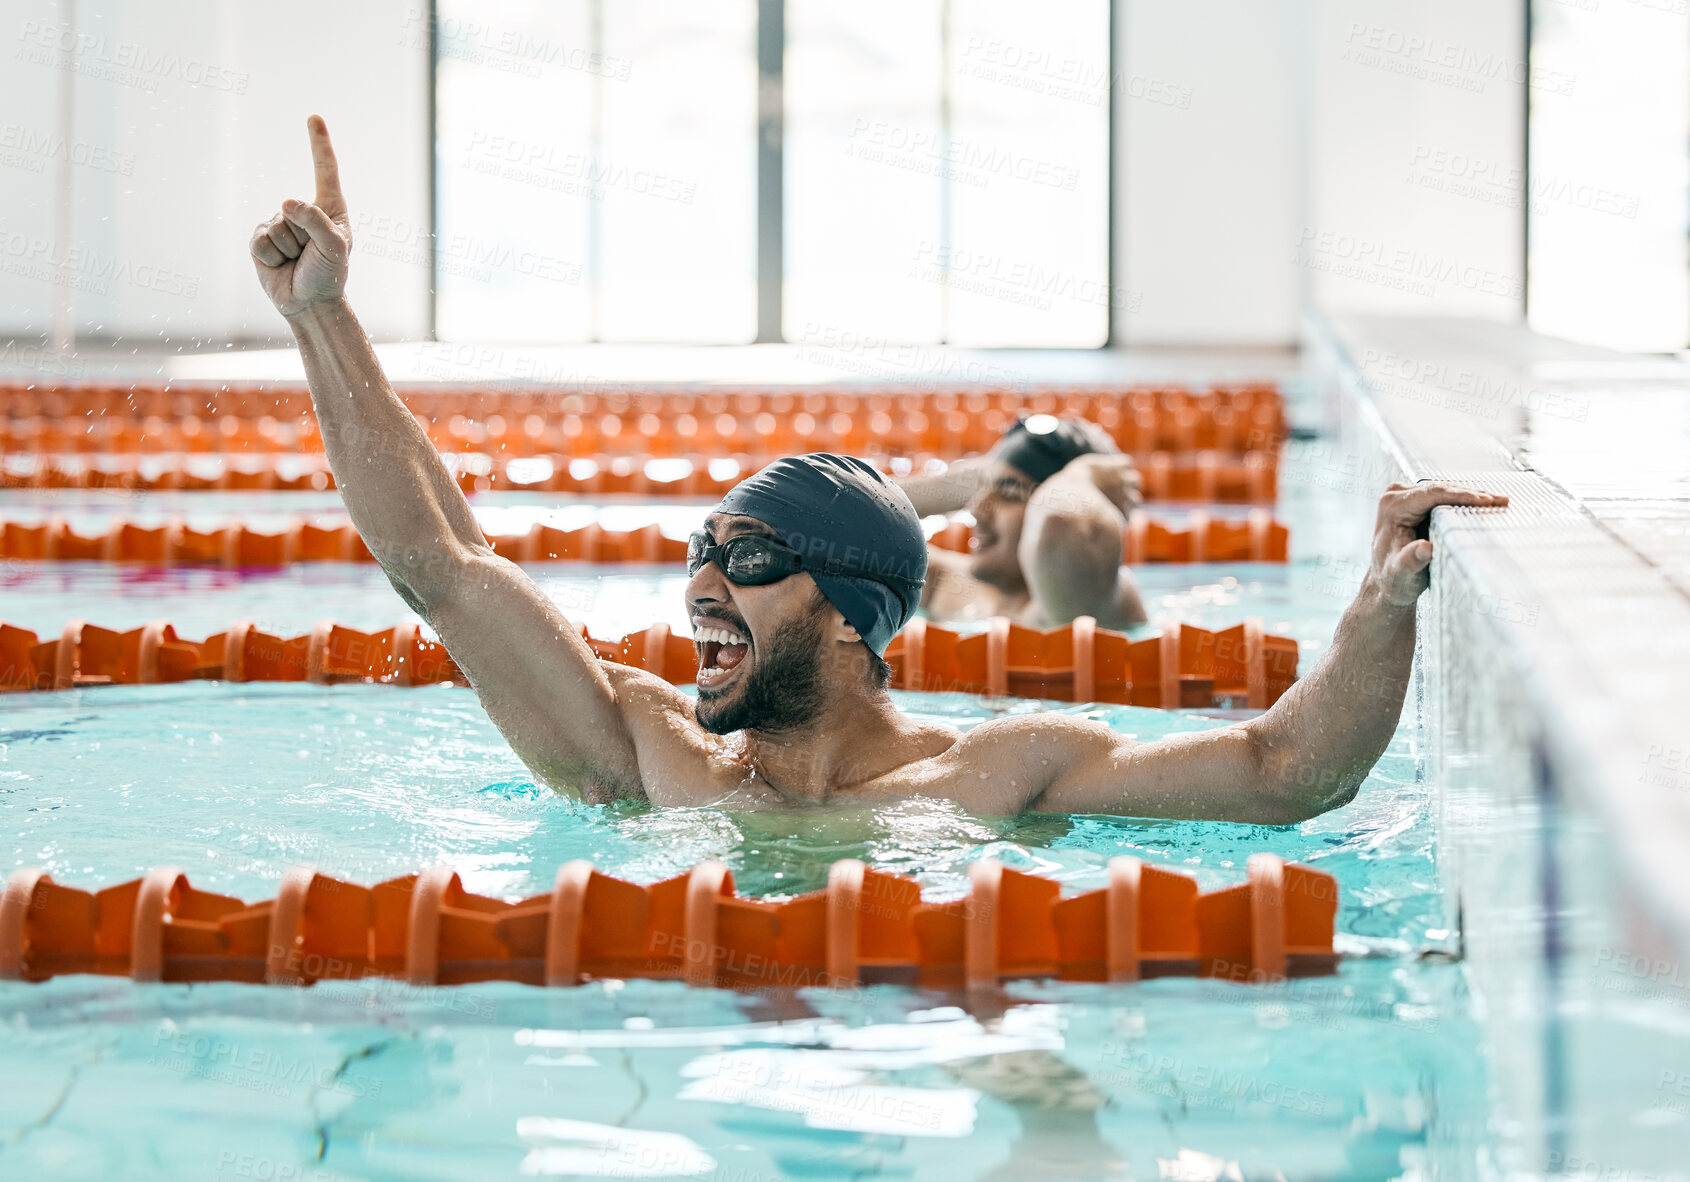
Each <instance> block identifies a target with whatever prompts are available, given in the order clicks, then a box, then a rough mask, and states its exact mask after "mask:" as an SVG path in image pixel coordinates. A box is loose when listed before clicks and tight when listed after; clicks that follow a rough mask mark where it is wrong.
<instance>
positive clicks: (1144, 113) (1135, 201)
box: [1115, 0, 1302, 345]
mask: <svg viewBox="0 0 1690 1182" xmlns="http://www.w3.org/2000/svg"><path fill="white" fill-rule="evenodd" d="M1117 3H1118V8H1117V11H1116V21H1115V31H1116V47H1115V62H1116V67H1115V68H1116V75H1117V77H1116V83H1115V84H1116V88H1117V94H1116V105H1115V111H1116V114H1117V123H1116V151H1115V218H1116V220H1115V275H1116V282H1117V284H1118V285H1120V286H1124V287H1125V288H1126V290H1127V299H1126V308H1125V311H1124V313H1122V314H1120V315H1119V316H1118V318H1117V325H1116V332H1117V343H1118V344H1126V345H1141V344H1240V345H1242V344H1250V345H1260V344H1268V345H1279V344H1288V343H1290V342H1291V341H1292V340H1293V339H1294V338H1295V336H1296V327H1297V318H1298V313H1299V310H1300V293H1299V276H1298V275H1297V273H1296V270H1295V268H1293V267H1292V266H1291V265H1290V259H1291V242H1292V236H1293V234H1294V232H1295V229H1296V226H1297V224H1298V208H1299V204H1300V200H1301V192H1302V149H1301V128H1300V126H1299V121H1300V118H1301V111H1300V109H1299V106H1300V99H1299V95H1298V88H1297V69H1296V66H1297V62H1298V60H1299V58H1300V56H1301V46H1300V33H1301V25H1302V22H1301V20H1300V15H1301V14H1300V9H1301V2H1300V0H1117Z"/></svg>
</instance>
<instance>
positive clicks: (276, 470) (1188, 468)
mask: <svg viewBox="0 0 1690 1182" xmlns="http://www.w3.org/2000/svg"><path fill="white" fill-rule="evenodd" d="M779 454H781V453H764V454H759V455H743V454H741V455H730V456H718V457H715V458H711V457H708V456H705V455H702V454H691V455H685V456H672V457H666V458H642V457H632V456H610V455H596V456H592V457H586V458H576V459H570V458H568V457H566V456H562V455H549V456H538V457H510V456H495V455H488V454H485V453H479V452H478V453H443V454H442V457H441V458H442V459H443V460H444V461H445V462H446V465H447V467H448V469H449V470H450V471H451V472H452V474H453V476H454V478H455V479H456V480H457V482H458V487H459V488H461V489H463V490H464V492H466V493H475V492H487V491H492V490H498V491H507V492H510V491H514V492H550V493H574V494H578V495H589V496H604V495H620V494H628V495H634V496H648V497H651V496H655V497H673V496H683V497H712V498H714V497H720V496H721V495H722V494H724V493H726V492H727V491H728V490H729V489H730V488H732V487H733V486H734V485H736V484H738V483H739V482H740V481H742V480H744V479H746V478H747V477H749V476H751V475H752V474H753V473H755V472H757V471H758V470H759V469H761V468H762V467H763V466H764V465H765V464H767V463H769V462H770V461H771V460H774V459H776V458H778V455H779ZM785 454H790V453H785ZM917 460H918V461H920V462H924V461H922V460H921V457H917ZM919 466H920V463H919V462H918V463H917V464H916V467H918V468H919ZM1138 470H1139V476H1140V478H1141V480H1142V482H1143V483H1142V490H1143V493H1144V497H1145V499H1146V500H1149V501H1209V502H1215V503H1222V504H1264V505H1265V504H1271V503H1272V502H1273V500H1274V498H1275V497H1276V496H1277V495H1278V492H1279V471H1278V465H1277V458H1276V456H1275V455H1273V454H1271V453H1269V452H1260V451H1256V452H1250V453H1248V454H1246V455H1242V456H1228V455H1223V454H1221V453H1220V452H1213V451H1202V452H1180V453H1177V454H1176V453H1172V452H1153V453H1151V454H1150V455H1148V456H1144V457H1142V458H1141V459H1140V461H1139V463H1138ZM334 487H335V480H334V474H333V473H332V472H331V471H330V470H329V466H328V462H327V461H326V460H324V459H323V458H322V457H321V456H293V455H251V456H238V455H205V456H195V455H183V454H172V455H157V456H137V455H65V454H54V455H47V454H29V455H9V456H4V457H0V488H93V489H107V490H121V491H126V492H155V491H173V490H174V491H188V492H231V491H233V492H244V491H264V492H325V491H328V490H330V489H333V488H334Z"/></svg>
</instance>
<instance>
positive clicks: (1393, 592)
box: [1027, 484, 1508, 825]
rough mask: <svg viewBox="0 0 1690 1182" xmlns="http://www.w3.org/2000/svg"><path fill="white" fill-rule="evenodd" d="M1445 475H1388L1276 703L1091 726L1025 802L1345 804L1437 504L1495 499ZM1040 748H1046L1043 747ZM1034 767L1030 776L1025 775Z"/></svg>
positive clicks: (1382, 733)
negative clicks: (1348, 568)
mask: <svg viewBox="0 0 1690 1182" xmlns="http://www.w3.org/2000/svg"><path fill="white" fill-rule="evenodd" d="M1507 504H1508V498H1507V497H1505V496H1500V495H1497V494H1493V493H1486V492H1478V491H1475V490H1473V489H1465V488H1457V487H1454V486H1453V485H1444V484H1422V485H1415V486H1413V487H1405V486H1403V485H1397V484H1393V485H1392V486H1391V487H1390V490H1389V491H1387V492H1386V493H1385V495H1384V496H1383V497H1382V498H1381V499H1380V501H1379V517H1378V522H1377V524H1376V526H1375V529H1374V535H1373V555H1372V561H1371V563H1370V565H1369V568H1368V572H1367V575H1366V576H1365V577H1364V578H1363V579H1362V584H1361V589H1360V591H1359V592H1358V593H1357V595H1356V598H1355V601H1354V602H1353V603H1351V604H1350V606H1349V608H1348V609H1347V610H1346V611H1345V612H1344V616H1343V619H1342V620H1340V621H1339V623H1338V631H1337V635H1336V636H1335V637H1334V638H1333V641H1332V648H1331V650H1330V651H1329V652H1328V653H1327V654H1326V657H1325V658H1324V659H1323V660H1322V661H1321V662H1320V664H1319V665H1318V666H1317V667H1316V668H1315V670H1314V672H1312V673H1310V674H1309V675H1308V676H1307V677H1305V678H1303V679H1302V680H1301V681H1299V682H1297V684H1295V685H1293V686H1292V687H1291V689H1290V690H1289V691H1288V692H1287V693H1286V694H1285V696H1284V697H1282V698H1281V699H1280V700H1279V701H1278V702H1277V703H1275V704H1274V706H1273V708H1272V709H1271V710H1269V711H1267V713H1265V714H1263V715H1261V716H1260V717H1258V718H1254V719H1252V720H1251V721H1249V722H1247V723H1244V724H1242V725H1239V726H1232V727H1225V728H1222V729H1220V730H1214V731H1205V732H1202V733H1199V734H1188V735H1177V736H1174V737H1172V738H1170V739H1164V740H1161V741H1159V742H1153V743H1134V742H1132V741H1131V740H1128V739H1124V738H1122V737H1120V736H1113V735H1109V734H1107V733H1105V732H1102V731H1101V730H1099V729H1098V728H1087V733H1086V734H1084V735H1080V734H1076V735H1074V736H1072V737H1071V741H1070V742H1068V743H1065V744H1063V746H1064V748H1065V749H1066V757H1065V758H1063V759H1062V760H1060V761H1052V764H1051V771H1052V774H1051V775H1050V776H1049V777H1048V778H1047V779H1046V781H1045V783H1046V786H1045V787H1044V789H1043V791H1042V792H1040V793H1039V794H1038V795H1037V796H1035V797H1034V798H1033V799H1032V800H1029V801H1028V802H1027V807H1029V808H1035V809H1040V810H1043V811H1049V812H1064V813H1094V812H1095V813H1117V814H1121V815H1126V816H1160V817H1190V818H1194V819H1210V820H1217V821H1249V822H1254V823H1257V824H1271V825H1284V824H1292V823H1295V822H1298V821H1304V820H1307V819H1308V818H1310V817H1313V816H1316V815H1318V814H1320V813H1323V812H1325V811H1326V810H1328V809H1332V808H1337V807H1338V806H1339V805H1342V804H1348V803H1349V802H1350V800H1352V799H1353V798H1354V797H1355V794H1356V790H1357V789H1358V788H1359V787H1360V786H1361V782H1362V781H1363V780H1364V779H1366V778H1367V773H1368V772H1369V771H1371V770H1372V768H1373V765H1374V763H1376V762H1377V761H1378V759H1379V757H1380V756H1381V755H1382V754H1384V751H1385V747H1386V745H1387V744H1389V743H1390V741H1391V735H1392V733H1393V732H1394V731H1395V729H1396V725H1397V720H1398V719H1399V718H1400V717H1401V715H1402V704H1403V697H1404V695H1405V694H1406V692H1407V690H1408V678H1409V672H1410V669H1411V668H1412V666H1413V664H1414V601H1415V600H1416V599H1417V598H1419V596H1420V593H1421V592H1422V591H1423V590H1425V589H1426V586H1427V583H1428V581H1429V576H1428V567H1429V566H1430V565H1431V561H1432V543H1431V542H1429V541H1427V540H1426V539H1424V538H1422V537H1420V536H1419V535H1420V532H1421V528H1422V526H1423V525H1424V523H1425V521H1426V519H1427V517H1428V515H1429V514H1430V513H1431V511H1432V510H1433V508H1435V507H1436V506H1438V505H1461V506H1467V507H1472V508H1501V507H1503V506H1505V505H1507ZM1041 757H1042V758H1048V753H1041ZM1033 779H1034V778H1032V777H1029V782H1030V783H1031V782H1033Z"/></svg>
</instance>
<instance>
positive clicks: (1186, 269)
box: [1115, 0, 1560, 345]
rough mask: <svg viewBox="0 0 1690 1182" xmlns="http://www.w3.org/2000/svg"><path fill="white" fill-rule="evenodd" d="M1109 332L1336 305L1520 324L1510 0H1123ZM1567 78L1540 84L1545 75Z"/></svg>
mask: <svg viewBox="0 0 1690 1182" xmlns="http://www.w3.org/2000/svg"><path fill="white" fill-rule="evenodd" d="M1118 3H1119V4H1120V7H1119V9H1118V10H1117V45H1116V58H1117V61H1118V62H1120V63H1121V66H1120V74H1121V77H1120V79H1119V80H1118V83H1117V85H1120V86H1129V85H1138V86H1140V87H1141V88H1145V87H1147V86H1148V85H1149V84H1150V83H1154V82H1156V81H1165V82H1168V83H1171V84H1173V85H1175V86H1177V87H1183V88H1185V95H1184V97H1186V99H1187V102H1186V105H1176V104H1168V103H1166V102H1159V101H1156V98H1157V96H1159V95H1161V94H1163V93H1165V91H1161V90H1156V89H1144V93H1145V95H1146V97H1144V98H1136V97H1134V96H1132V95H1130V94H1129V95H1127V96H1125V97H1124V98H1123V99H1122V100H1121V102H1120V105H1119V107H1118V108H1117V109H1118V110H1119V111H1121V113H1122V118H1121V119H1120V121H1119V124H1118V127H1117V135H1118V138H1117V140H1116V207H1115V215H1116V257H1115V266H1116V275H1117V280H1118V282H1120V283H1122V284H1124V286H1125V287H1126V288H1127V289H1128V292H1129V298H1130V299H1131V300H1132V301H1133V303H1134V304H1135V305H1136V306H1137V311H1134V312H1129V314H1128V315H1127V316H1126V317H1125V318H1124V321H1125V322H1124V325H1123V331H1122V332H1121V334H1120V341H1119V342H1118V343H1123V344H1128V345H1148V344H1163V343H1181V344H1190V343H1204V344H1273V343H1289V342H1291V341H1292V340H1293V339H1295V336H1296V319H1297V316H1298V313H1299V311H1300V309H1301V307H1302V306H1303V302H1304V300H1305V299H1311V300H1313V301H1314V302H1316V303H1317V304H1318V305H1319V306H1321V307H1322V308H1324V309H1326V310H1328V311H1331V312H1335V313H1398V314H1405V315H1472V316H1481V317H1489V318H1495V319H1500V320H1517V319H1519V317H1520V315H1521V307H1522V296H1523V284H1524V274H1525V268H1524V263H1523V260H1522V257H1521V243H1522V216H1523V215H1522V212H1521V193H1522V188H1523V181H1522V168H1523V138H1522V136H1523V133H1522V126H1523V123H1522V121H1523V105H1522V104H1523V102H1524V93H1525V86H1524V84H1523V80H1524V77H1525V72H1524V69H1525V62H1524V56H1523V38H1524V13H1523V5H1522V3H1521V2H1520V0H1118ZM1557 81H1560V80H1558V79H1553V78H1550V79H1540V93H1541V92H1542V89H1543V86H1544V85H1548V84H1552V83H1555V82H1557Z"/></svg>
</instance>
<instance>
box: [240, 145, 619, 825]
mask: <svg viewBox="0 0 1690 1182" xmlns="http://www.w3.org/2000/svg"><path fill="white" fill-rule="evenodd" d="M306 126H307V130H308V131H309V133H310V139H311V158H312V163H313V165H314V168H315V171H316V178H317V194H316V200H315V201H314V202H310V203H307V202H303V201H296V200H289V201H286V202H283V204H282V211H281V213H279V214H277V215H276V216H275V217H273V218H271V219H270V220H269V221H268V222H265V223H264V224H263V225H261V226H259V227H258V229H257V230H256V231H255V232H254V233H253V237H252V256H253V262H254V264H255V265H256V267H257V269H258V278H259V282H260V283H261V284H262V285H263V287H264V291H265V294H267V295H268V296H269V297H270V299H271V301H272V302H273V303H274V304H275V305H276V309H277V311H279V312H281V314H282V315H283V316H284V317H286V319H287V321H288V324H289V326H290V327H291V328H292V329H293V333H294V337H295V339H296V340H297V341H298V342H299V352H300V356H301V357H302V358H303V360H304V362H305V376H306V380H307V382H308V383H309V384H310V387H311V401H312V404H313V405H314V406H315V407H316V411H317V421H318V423H319V425H320V428H321V433H322V438H323V447H324V450H325V451H326V452H327V454H328V459H329V466H330V468H332V469H333V471H334V475H335V483H336V485H337V486H338V487H339V489H340V493H341V496H342V498H343V499H344V500H345V502H346V509H347V512H348V513H349V514H350V515H351V517H352V524H353V525H354V526H356V527H357V529H358V533H359V534H360V535H361V536H362V537H363V539H364V543H365V544H366V545H367V546H369V548H370V553H371V554H373V555H374V556H375V558H376V560H377V561H378V562H380V563H381V568H382V570H383V571H384V572H385V573H386V574H387V577H388V579H389V580H390V581H391V582H392V583H393V587H394V589H395V590H396V591H398V593H399V595H400V597H401V598H403V599H404V600H405V602H406V603H408V604H410V606H411V607H412V608H413V609H414V610H415V611H416V612H417V613H418V614H419V615H421V616H422V617H423V618H424V619H425V620H427V621H428V622H429V623H430V625H432V626H433V627H434V629H435V630H436V631H437V632H439V633H440V637H441V639H442V640H443V641H444V642H445V644H446V647H447V649H448V650H449V651H450V652H451V654H452V658H453V660H455V661H456V662H457V663H458V665H459V667H460V668H462V669H463V671H464V672H465V673H466V674H467V675H468V676H469V679H470V681H471V683H472V684H473V685H474V686H475V689H476V692H477V694H479V695H480V697H481V701H482V704H483V705H484V706H485V707H486V709H487V713H488V715H489V716H490V717H491V718H492V719H493V721H494V722H495V723H497V724H498V726H499V729H500V730H501V731H503V732H504V735H505V737H506V739H507V740H509V742H510V744H511V746H512V747H513V748H514V749H515V750H516V752H517V754H518V755H520V756H521V757H522V758H523V760H524V761H525V762H526V763H527V764H528V765H529V766H530V767H531V768H532V769H533V770H534V771H535V772H536V774H538V775H540V776H542V777H543V778H545V779H546V780H548V781H549V782H551V783H553V784H554V785H555V786H567V787H574V788H582V789H586V790H588V791H591V792H593V793H594V794H605V793H609V794H615V793H620V792H628V791H636V790H637V787H638V783H639V769H638V764H637V762H636V760H635V757H634V750H633V744H632V740H631V739H630V738H629V736H628V732H627V729H626V727H625V726H624V723H623V720H622V717H621V714H620V712H619V710H618V708H617V702H616V693H615V691H614V690H613V688H612V685H611V682H610V680H609V678H608V676H607V675H606V673H605V671H604V669H603V668H602V667H601V666H600V664H599V662H598V660H597V659H596V658H595V657H594V656H593V653H592V650H591V649H590V648H588V647H587V645H586V642H585V641H583V640H582V638H581V636H580V634H579V633H578V632H577V631H576V630H575V628H574V627H572V626H571V625H570V623H569V621H568V620H566V619H565V618H564V617H563V614H562V612H560V611H559V610H558V608H557V607H556V605H555V604H553V603H552V602H551V601H550V600H548V599H547V598H546V596H545V595H544V594H543V593H542V592H541V591H540V589H539V588H538V587H536V586H535V585H534V583H533V581H532V580H531V579H529V578H528V577H527V576H526V575H524V574H523V573H522V572H521V571H520V570H519V569H517V568H516V567H515V566H514V565H513V564H511V563H509V562H506V561H505V560H503V559H501V558H498V557H497V556H496V555H494V553H493V551H492V549H491V548H490V547H489V546H488V545H487V540H486V538H485V537H484V536H483V535H482V533H481V529H480V527H479V526H478V525H477V524H476V521H475V515H474V514H473V513H472V512H471V511H470V507H469V502H468V501H467V500H465V499H464V495H463V493H462V492H460V491H459V489H458V486H457V484H456V483H455V482H454V481H453V480H452V476H451V474H450V473H449V472H447V470H446V466H445V464H443V463H442V462H441V460H440V456H439V455H438V454H437V453H436V452H435V450H434V445H433V444H432V443H430V442H429V439H428V436H427V435H426V434H425V433H424V432H423V429H422V428H421V427H420V426H418V425H417V422H416V420H415V419H413V418H412V417H411V412H410V411H409V410H407V409H406V408H405V405H404V403H402V402H400V401H399V398H398V396H397V395H395V394H394V392H393V388H392V387H391V386H390V385H389V384H388V382H387V378H386V376H385V375H384V374H383V373H382V371H381V366H380V364H379V363H378V362H377V361H376V356H375V352H374V350H373V349H371V348H370V342H369V339H368V338H367V337H366V336H365V335H364V330H363V329H362V328H361V327H360V326H359V324H358V321H357V318H356V317H354V316H353V314H352V309H351V308H350V307H349V306H348V305H347V303H346V300H345V297H344V294H343V293H344V289H345V286H346V273H347V260H348V256H349V254H350V252H351V247H352V237H351V233H350V230H349V223H348V219H347V212H346V199H345V197H344V196H343V195H342V194H341V191H340V174H339V170H338V168H337V166H336V162H335V155H334V148H333V146H332V145H331V144H330V142H329V132H328V128H327V126H326V125H325V124H324V123H323V120H322V119H321V118H320V117H319V116H316V115H313V116H312V117H311V118H310V120H309V121H308V123H307V125H306Z"/></svg>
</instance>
